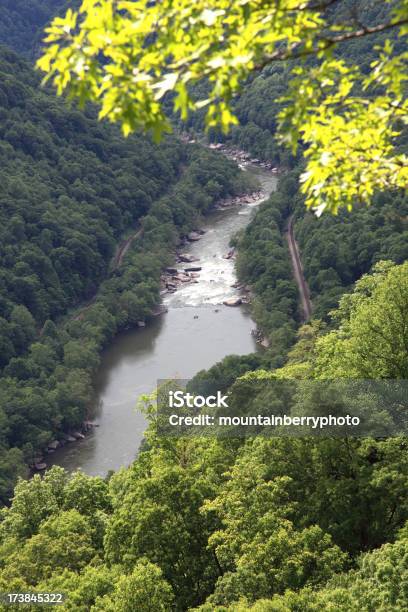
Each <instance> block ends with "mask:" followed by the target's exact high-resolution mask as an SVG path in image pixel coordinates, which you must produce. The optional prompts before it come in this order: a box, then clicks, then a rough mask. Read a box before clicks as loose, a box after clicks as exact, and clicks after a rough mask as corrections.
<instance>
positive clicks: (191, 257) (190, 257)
mask: <svg viewBox="0 0 408 612" xmlns="http://www.w3.org/2000/svg"><path fill="white" fill-rule="evenodd" d="M179 260H180V261H182V262H184V263H193V261H197V258H196V257H194V255H190V254H189V253H181V255H179Z"/></svg>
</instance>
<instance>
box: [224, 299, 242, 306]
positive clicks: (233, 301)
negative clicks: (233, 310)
mask: <svg viewBox="0 0 408 612" xmlns="http://www.w3.org/2000/svg"><path fill="white" fill-rule="evenodd" d="M223 304H224V306H239V305H240V304H242V299H241V298H240V297H232V298H228V299H226V300H224V301H223Z"/></svg>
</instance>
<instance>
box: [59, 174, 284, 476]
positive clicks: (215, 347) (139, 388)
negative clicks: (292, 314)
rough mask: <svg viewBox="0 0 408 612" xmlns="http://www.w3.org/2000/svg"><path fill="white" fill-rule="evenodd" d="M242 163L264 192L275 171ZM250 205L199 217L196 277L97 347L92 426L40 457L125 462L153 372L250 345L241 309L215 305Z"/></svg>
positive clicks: (244, 350)
mask: <svg viewBox="0 0 408 612" xmlns="http://www.w3.org/2000/svg"><path fill="white" fill-rule="evenodd" d="M246 170H247V171H248V172H251V173H253V174H255V175H256V176H257V177H258V179H259V181H260V183H261V186H262V189H263V192H264V193H265V194H269V193H271V192H272V191H273V190H274V189H275V188H276V182H277V178H276V175H273V174H272V173H270V172H268V171H266V170H263V169H262V168H258V167H255V166H248V167H247V169H246ZM258 204H259V202H258ZM256 205H257V204H256V203H255V204H245V205H243V206H236V207H233V208H230V209H227V210H223V211H217V212H214V213H212V214H211V215H209V216H208V217H207V219H206V221H205V222H204V223H203V225H202V228H203V229H204V230H205V234H204V235H203V236H202V238H201V240H200V241H198V242H194V243H191V244H190V245H189V246H188V247H186V248H185V249H183V250H184V251H185V252H187V253H190V254H192V255H194V256H195V257H197V258H199V261H198V262H197V264H193V265H198V266H200V267H202V271H201V272H200V277H199V278H198V281H199V282H198V283H197V284H187V285H184V286H182V287H181V288H180V289H179V290H178V291H177V292H176V293H173V294H169V295H167V296H165V297H164V299H163V303H164V305H165V306H167V308H168V312H167V313H165V314H163V315H162V316H160V317H157V318H156V319H155V320H154V321H153V322H152V323H151V324H149V325H148V326H147V327H146V328H142V329H136V330H131V331H127V332H124V333H121V334H119V335H118V336H117V337H116V338H115V340H114V341H113V342H112V343H111V345H110V346H109V347H108V348H107V349H106V350H105V351H104V353H103V354H102V360H101V365H100V368H99V370H98V373H97V375H96V377H95V414H94V417H93V420H94V421H95V422H96V423H97V424H98V427H95V428H94V429H93V430H92V433H90V434H89V435H88V436H87V437H86V438H85V439H84V440H81V441H79V442H77V443H75V444H69V445H66V446H65V447H63V448H62V449H60V450H58V451H57V452H56V453H55V454H54V455H53V456H50V457H49V459H50V460H49V461H48V464H50V465H52V464H58V465H61V466H63V467H65V468H66V469H67V470H69V471H73V470H76V469H79V468H80V469H82V470H83V471H84V472H85V473H87V474H90V475H102V476H104V475H106V473H107V472H108V471H109V470H117V469H118V468H120V467H122V466H126V465H129V464H130V463H131V462H132V461H133V460H134V458H135V457H136V455H137V452H138V448H139V445H140V442H141V440H142V438H143V432H144V430H145V427H146V421H145V418H144V416H143V415H142V414H141V413H140V412H139V411H137V410H136V404H137V399H138V397H139V396H140V395H142V394H145V393H150V392H151V391H153V390H154V388H155V387H156V383H157V380H158V379H163V378H172V377H175V376H177V377H179V378H191V377H192V376H193V375H194V374H195V373H196V372H198V371H199V370H201V369H204V368H209V367H211V366H212V365H214V364H215V363H216V362H217V361H220V360H221V359H223V357H225V356H226V355H232V354H236V355H245V354H248V353H251V352H253V351H255V350H257V347H256V343H255V341H254V338H253V336H252V335H251V329H253V328H254V327H255V324H254V322H253V321H252V320H251V317H250V314H249V312H248V308H247V307H246V306H244V305H242V306H239V307H228V306H223V305H222V301H223V300H224V299H225V298H227V297H232V296H234V295H236V293H237V291H236V290H235V289H233V288H232V287H231V285H232V284H233V283H234V282H235V281H236V275H235V270H234V261H233V260H232V259H229V260H227V259H224V258H223V255H225V253H227V252H228V250H229V242H230V239H231V237H232V236H233V235H234V234H235V233H236V232H237V231H238V230H239V229H241V228H244V227H245V226H246V225H247V224H248V222H249V220H250V218H251V216H252V214H253V213H254V209H255V207H256ZM184 265H188V264H184ZM180 267H181V266H180Z"/></svg>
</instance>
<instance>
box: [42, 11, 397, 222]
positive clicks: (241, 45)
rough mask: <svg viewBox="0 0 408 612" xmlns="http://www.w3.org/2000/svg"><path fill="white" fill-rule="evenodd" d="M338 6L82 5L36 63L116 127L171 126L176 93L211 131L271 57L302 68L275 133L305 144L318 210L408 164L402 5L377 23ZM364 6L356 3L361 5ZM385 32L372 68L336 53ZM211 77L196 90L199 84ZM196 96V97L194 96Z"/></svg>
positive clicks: (392, 176)
mask: <svg viewBox="0 0 408 612" xmlns="http://www.w3.org/2000/svg"><path fill="white" fill-rule="evenodd" d="M337 4H340V5H341V4H342V3H341V2H340V3H339V2H337V1H336V0H322V1H318V0H316V1H314V0H311V1H310V2H308V1H303V0H282V1H279V2H277V1H276V0H268V1H266V2H248V0H235V1H234V2H227V0H219V1H218V2H217V3H215V4H214V5H212V6H211V8H209V6H208V3H207V2H204V1H203V0H200V1H198V2H194V3H191V2H188V1H187V0H178V2H173V0H165V1H163V2H159V3H152V2H150V1H149V0H143V1H140V2H139V1H138V2H130V1H126V0H122V1H118V0H84V1H83V2H82V5H81V7H80V9H79V10H78V11H73V10H71V9H70V10H68V12H67V13H66V15H65V17H63V18H59V17H58V18H56V19H54V21H53V23H52V24H51V26H50V27H49V28H48V29H47V37H46V39H45V41H46V43H47V45H48V46H47V48H46V50H45V52H44V54H43V56H42V57H41V58H40V60H39V61H38V66H39V67H40V68H41V69H42V70H44V71H45V72H46V73H47V77H46V78H47V79H51V80H52V81H53V82H54V84H55V85H56V86H57V89H58V93H59V94H62V93H63V92H65V91H66V92H68V94H69V95H70V96H72V97H77V98H79V100H80V101H81V102H84V101H85V100H92V101H95V102H97V103H98V104H99V105H100V118H103V117H107V118H108V119H110V120H112V121H119V122H121V124H122V128H123V132H124V133H125V134H129V133H130V132H131V131H133V130H136V129H145V130H152V131H153V132H154V134H155V135H156V136H157V137H160V135H161V134H162V133H163V132H164V131H166V130H169V129H170V122H169V119H168V117H166V114H165V106H164V102H165V100H166V96H167V95H168V94H169V93H171V94H172V96H173V106H174V110H175V111H179V112H180V114H181V117H182V118H183V119H186V118H187V115H188V113H189V112H190V111H193V110H195V109H199V108H203V107H205V108H206V125H207V127H213V126H221V128H222V129H223V130H228V128H229V127H230V126H231V125H233V124H236V123H237V118H236V116H235V114H234V112H233V108H232V100H233V97H234V95H235V94H237V93H238V92H239V91H240V88H241V87H242V86H243V84H245V82H246V81H247V80H248V78H249V77H250V75H251V74H252V73H253V72H254V71H257V70H261V69H262V68H264V67H265V66H268V65H270V64H272V63H274V62H282V61H285V60H291V59H294V58H295V59H301V60H307V59H308V58H310V57H311V56H312V57H314V61H313V62H312V63H310V62H307V61H304V62H303V63H299V62H298V64H297V66H296V68H295V70H294V74H293V79H292V81H291V83H290V85H289V87H288V90H287V92H286V99H285V103H284V108H283V110H282V111H281V113H280V120H279V124H280V131H281V138H282V140H284V141H285V142H287V143H288V144H289V145H290V146H291V147H292V148H293V149H294V150H295V149H296V147H297V146H298V143H299V141H300V140H301V141H303V143H304V145H305V156H306V160H307V164H306V169H305V171H304V173H303V174H302V176H301V182H302V189H303V191H304V192H305V193H306V194H307V198H306V203H307V205H308V206H310V207H312V208H313V209H315V210H316V211H317V212H318V213H321V212H323V211H324V210H325V209H329V210H331V211H334V212H335V211H337V209H338V208H339V206H347V207H348V208H349V209H350V208H351V207H352V206H353V204H354V203H355V202H356V201H364V202H367V201H370V199H371V198H372V196H373V193H374V192H375V190H376V189H384V188H387V187H392V188H397V187H400V188H401V187H403V188H405V187H406V186H407V181H408V169H407V157H406V155H405V154H403V153H401V152H399V151H398V147H397V146H396V144H397V139H398V135H399V133H400V129H401V125H402V124H404V123H406V122H407V109H408V101H407V98H406V81H407V60H408V54H407V53H406V51H404V49H403V43H404V41H405V40H406V35H407V33H408V2H407V0H399V1H397V2H390V1H388V0H386V2H383V3H381V4H383V5H387V6H388V10H385V11H383V12H382V13H381V17H382V19H380V20H379V22H374V23H365V22H363V23H361V22H360V20H359V19H356V20H354V21H353V20H351V21H350V19H348V18H346V17H345V16H344V15H343V16H342V12H341V11H338V12H337V16H336V18H334V17H333V14H332V12H331V8H332V7H333V6H334V5H337ZM359 4H361V3H359ZM380 32H391V35H390V37H389V38H388V37H387V38H386V40H385V41H383V43H382V44H381V45H380V46H379V47H378V48H377V49H376V58H375V59H374V60H373V62H372V63H371V66H370V69H369V71H368V72H367V73H362V72H361V71H360V69H359V66H358V65H356V64H352V63H350V62H348V61H346V60H344V59H341V58H338V57H337V56H336V54H335V50H336V47H337V46H338V45H340V44H341V43H342V42H345V41H349V40H353V39H358V38H361V37H364V36H369V35H372V34H377V33H380ZM203 80H204V81H205V82H206V85H207V86H206V87H205V88H204V89H203V95H198V96H197V95H195V94H196V93H197V90H194V85H196V84H197V83H200V82H202V81H203ZM200 91H201V90H200Z"/></svg>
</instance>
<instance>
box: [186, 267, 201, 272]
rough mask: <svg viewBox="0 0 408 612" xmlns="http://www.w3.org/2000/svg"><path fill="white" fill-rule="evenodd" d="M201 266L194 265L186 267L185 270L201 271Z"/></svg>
mask: <svg viewBox="0 0 408 612" xmlns="http://www.w3.org/2000/svg"><path fill="white" fill-rule="evenodd" d="M201 270H202V268H201V266H192V267H191V268H184V272H201Z"/></svg>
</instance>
